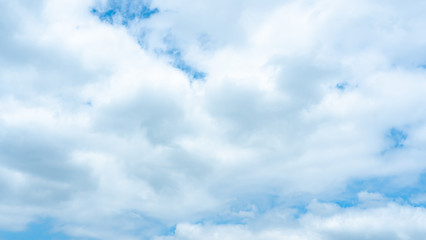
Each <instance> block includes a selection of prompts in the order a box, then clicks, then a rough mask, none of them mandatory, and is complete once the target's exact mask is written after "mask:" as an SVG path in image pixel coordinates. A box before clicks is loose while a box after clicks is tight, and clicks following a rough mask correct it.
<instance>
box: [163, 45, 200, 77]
mask: <svg viewBox="0 0 426 240" xmlns="http://www.w3.org/2000/svg"><path fill="white" fill-rule="evenodd" d="M165 54H167V55H168V56H170V58H171V65H172V66H174V67H175V68H177V69H179V70H181V71H182V72H184V73H185V74H186V75H188V76H189V77H190V79H191V81H192V80H204V79H205V77H206V73H204V72H202V71H199V70H198V69H196V68H194V67H192V66H191V65H189V64H188V63H187V62H186V61H185V60H184V59H183V57H182V53H181V51H180V50H179V49H178V48H170V49H168V50H167V51H166V52H165Z"/></svg>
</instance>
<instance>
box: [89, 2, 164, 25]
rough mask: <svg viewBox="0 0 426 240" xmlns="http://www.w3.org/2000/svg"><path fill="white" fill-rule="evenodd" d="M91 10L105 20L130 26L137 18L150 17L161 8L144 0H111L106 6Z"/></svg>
mask: <svg viewBox="0 0 426 240" xmlns="http://www.w3.org/2000/svg"><path fill="white" fill-rule="evenodd" d="M91 12H92V14H94V15H96V16H97V17H98V18H99V19H100V20H101V21H103V22H107V23H109V24H120V25H124V26H128V25H129V23H130V22H131V21H133V20H135V19H146V18H150V17H151V16H152V15H154V14H156V13H158V12H159V9H158V8H151V6H150V4H149V3H146V2H142V1H117V0H109V1H108V2H107V5H106V6H105V7H95V8H92V10H91Z"/></svg>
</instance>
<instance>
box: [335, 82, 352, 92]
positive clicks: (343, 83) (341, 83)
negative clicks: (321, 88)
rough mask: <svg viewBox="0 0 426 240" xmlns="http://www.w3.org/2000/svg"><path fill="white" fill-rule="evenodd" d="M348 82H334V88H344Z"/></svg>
mask: <svg viewBox="0 0 426 240" xmlns="http://www.w3.org/2000/svg"><path fill="white" fill-rule="evenodd" d="M348 85H349V84H348V83H347V82H340V83H337V84H336V88H337V89H339V90H342V91H343V90H345V89H346V88H347V87H348Z"/></svg>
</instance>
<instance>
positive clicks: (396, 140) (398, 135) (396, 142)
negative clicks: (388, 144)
mask: <svg viewBox="0 0 426 240" xmlns="http://www.w3.org/2000/svg"><path fill="white" fill-rule="evenodd" d="M388 137H389V138H391V139H392V141H393V148H402V147H404V142H405V140H406V139H407V134H406V133H405V132H403V131H402V130H400V129H397V128H391V129H390V130H389V134H388Z"/></svg>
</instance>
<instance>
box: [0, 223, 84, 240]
mask: <svg viewBox="0 0 426 240" xmlns="http://www.w3.org/2000/svg"><path fill="white" fill-rule="evenodd" d="M53 229H54V228H53V221H52V220H49V219H43V220H40V221H37V222H34V223H30V224H29V225H28V226H27V228H26V229H25V230H23V231H18V232H11V231H0V239H1V240H9V239H17V240H46V239H52V240H68V239H74V240H83V239H82V238H71V237H69V236H67V235H65V234H63V233H61V232H56V231H54V230H53ZM84 240H89V239H87V238H86V239H84Z"/></svg>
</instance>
